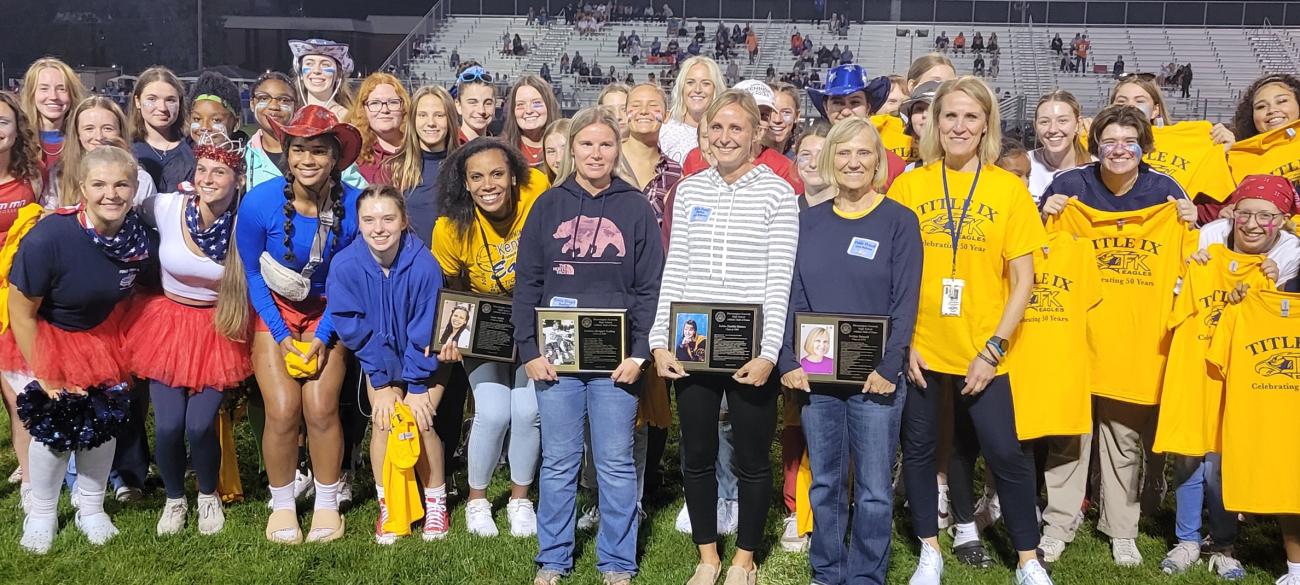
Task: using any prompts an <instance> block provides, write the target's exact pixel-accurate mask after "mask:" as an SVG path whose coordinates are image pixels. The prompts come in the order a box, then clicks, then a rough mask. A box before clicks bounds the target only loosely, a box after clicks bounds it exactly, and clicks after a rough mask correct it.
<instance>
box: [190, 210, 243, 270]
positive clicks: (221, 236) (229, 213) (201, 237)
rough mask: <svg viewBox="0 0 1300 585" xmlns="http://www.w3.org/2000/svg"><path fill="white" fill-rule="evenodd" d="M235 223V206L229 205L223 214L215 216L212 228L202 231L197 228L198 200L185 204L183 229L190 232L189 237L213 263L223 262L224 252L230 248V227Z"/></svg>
mask: <svg viewBox="0 0 1300 585" xmlns="http://www.w3.org/2000/svg"><path fill="white" fill-rule="evenodd" d="M234 223H235V206H234V205H231V206H230V209H227V210H226V212H225V213H223V214H221V215H219V216H217V220H216V221H214V222H212V226H211V227H209V228H208V229H206V230H205V229H203V228H201V227H200V226H199V200H198V198H191V199H190V200H189V201H188V202H186V203H185V227H187V228H189V230H190V237H191V238H193V239H194V243H195V244H196V245H197V246H198V247H199V249H200V250H203V253H204V254H205V255H207V257H208V258H211V259H212V261H213V262H225V260H226V250H227V249H228V248H229V246H230V227H231V226H232V225H234Z"/></svg>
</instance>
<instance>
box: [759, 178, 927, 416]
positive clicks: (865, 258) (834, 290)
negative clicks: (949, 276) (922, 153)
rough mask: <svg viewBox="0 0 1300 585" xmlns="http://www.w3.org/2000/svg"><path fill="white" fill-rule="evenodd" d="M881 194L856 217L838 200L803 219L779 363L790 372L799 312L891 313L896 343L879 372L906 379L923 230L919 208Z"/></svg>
mask: <svg viewBox="0 0 1300 585" xmlns="http://www.w3.org/2000/svg"><path fill="white" fill-rule="evenodd" d="M881 197H882V199H881V201H880V203H879V204H878V205H877V206H876V207H875V209H872V210H871V211H870V212H869V213H867V215H865V216H863V217H859V218H856V219H849V218H846V217H843V216H841V215H840V214H838V213H836V212H835V208H834V201H833V200H832V201H826V202H823V203H820V204H818V205H814V206H813V207H811V208H809V209H808V210H807V211H804V212H803V213H802V214H801V215H800V216H799V252H798V253H797V254H796V255H795V260H794V281H793V282H792V283H791V286H790V310H789V316H788V318H787V321H786V323H787V324H786V328H785V331H786V335H785V345H784V346H783V347H782V348H781V357H780V358H779V360H778V364H777V366H778V369H779V370H780V372H781V373H782V374H785V373H787V372H789V371H791V370H794V369H796V368H798V367H799V353H798V348H796V347H795V346H794V344H795V337H796V336H797V333H798V329H797V328H796V327H795V326H794V314H795V313H796V312H811V313H846V314H850V315H888V316H889V338H888V340H887V341H886V343H885V352H884V355H883V357H882V358H881V360H880V363H879V364H878V365H877V366H876V371H877V372H879V373H880V375H881V376H882V377H884V378H885V379H886V380H889V381H891V382H895V383H897V382H898V380H899V376H901V375H902V373H903V365H904V364H905V363H907V353H908V346H909V345H910V344H911V341H912V330H913V329H914V328H915V326H916V311H917V303H918V302H919V298H920V297H919V295H920V289H921V262H922V256H923V249H922V245H921V226H920V223H919V222H918V220H917V219H916V214H915V213H912V210H910V209H908V208H906V207H904V206H903V205H901V204H899V203H898V202H897V201H894V200H893V199H889V198H885V197H884V196H883V195H882V196H881ZM814 391H816V387H815V386H814Z"/></svg>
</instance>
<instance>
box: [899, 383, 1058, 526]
mask: <svg viewBox="0 0 1300 585" xmlns="http://www.w3.org/2000/svg"><path fill="white" fill-rule="evenodd" d="M945 383H949V384H952V388H953V389H952V397H953V421H954V423H953V424H954V429H953V447H954V448H953V457H952V459H951V461H950V462H949V464H948V484H949V485H950V486H952V485H970V482H971V475H972V472H973V469H974V462H975V458H976V456H978V455H979V454H981V453H982V454H983V455H984V460H985V462H987V463H988V465H989V469H991V470H992V471H993V477H994V478H995V479H996V480H997V493H998V499H999V500H1000V501H1001V504H1002V511H1003V517H1004V518H1005V519H1006V523H1007V531H1008V532H1009V533H1010V534H1011V544H1012V545H1013V546H1015V548H1016V550H1018V551H1028V550H1034V549H1036V548H1038V520H1037V518H1036V516H1035V514H1034V505H1035V489H1036V481H1035V479H1034V462H1033V458H1032V457H1031V456H1030V453H1029V451H1027V450H1026V449H1025V447H1023V446H1022V444H1021V442H1020V439H1019V438H1018V437H1017V436H1016V414H1015V410H1014V408H1013V407H1012V404H1011V382H1010V381H1009V380H1008V378H1007V376H1005V375H1002V376H997V377H995V378H993V381H992V382H989V385H988V387H987V388H985V389H984V391H983V392H981V393H979V394H977V395H975V396H973V397H971V396H962V395H961V388H962V386H963V385H964V384H965V380H964V378H962V377H961V376H956V375H951V374H939V373H935V372H928V371H927V372H925V385H926V387H925V388H917V387H909V388H908V394H907V404H906V406H904V407H903V438H902V443H903V479H904V481H905V482H906V484H907V494H908V499H909V500H910V502H911V505H910V506H909V508H910V510H911V513H912V528H913V530H914V531H915V532H916V536H917V537H918V538H932V537H935V536H938V535H939V515H938V514H939V513H938V505H939V490H938V486H937V484H936V480H935V473H936V471H937V469H938V466H937V463H936V461H935V447H936V444H937V443H938V436H939V431H938V413H939V397H940V396H942V395H943V393H942V392H941V391H940V388H941V387H942V385H943V384H945ZM959 492H960V490H959ZM949 495H950V496H953V502H952V503H953V508H954V509H957V508H959V507H960V508H963V509H966V510H970V509H973V508H974V504H973V502H970V501H969V498H970V497H971V496H972V495H973V494H971V493H970V491H969V490H966V491H965V494H964V499H965V501H959V500H961V499H963V494H961V493H954V492H951V491H950V492H949Z"/></svg>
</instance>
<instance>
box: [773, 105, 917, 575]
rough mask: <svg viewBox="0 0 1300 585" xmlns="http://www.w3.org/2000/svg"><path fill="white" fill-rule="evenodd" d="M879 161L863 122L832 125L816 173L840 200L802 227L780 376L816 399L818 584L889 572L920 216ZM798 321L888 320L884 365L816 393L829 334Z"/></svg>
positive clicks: (805, 412)
mask: <svg viewBox="0 0 1300 585" xmlns="http://www.w3.org/2000/svg"><path fill="white" fill-rule="evenodd" d="M883 153H884V144H883V143H882V142H881V140H880V135H879V134H878V133H877V132H876V129H875V127H873V126H872V124H871V122H870V121H869V120H867V119H866V118H856V117H855V118H849V119H846V120H843V121H841V122H839V123H837V124H835V126H834V127H833V128H832V129H831V131H830V134H829V135H828V136H827V137H826V142H825V144H824V145H823V146H822V149H821V155H820V160H819V161H818V162H817V169H818V174H820V175H821V176H822V181H823V182H825V183H826V184H827V185H829V190H830V191H832V192H833V194H832V203H831V204H830V205H818V206H815V207H812V208H810V209H808V210H805V211H804V212H803V214H802V215H800V217H799V243H800V246H799V252H798V254H796V256H795V263H794V279H793V282H792V283H791V285H790V312H789V317H788V318H787V321H786V336H785V347H784V349H783V351H782V353H781V359H780V361H779V362H778V366H779V367H780V370H781V371H783V372H784V375H783V376H782V377H781V383H782V385H784V386H786V387H787V388H791V389H793V390H802V391H804V392H807V393H809V394H808V396H807V397H806V398H802V399H801V400H800V401H801V402H803V403H804V405H803V408H802V415H801V419H802V423H803V426H805V427H807V428H809V429H816V430H817V432H815V433H809V435H808V460H809V463H810V465H811V467H812V477H813V481H812V489H811V490H810V494H809V499H810V500H811V502H812V510H813V532H812V538H811V543H810V545H809V552H808V557H809V562H810V563H811V565H812V579H813V581H816V582H818V583H884V582H885V571H886V569H887V568H888V566H889V545H890V538H891V535H892V529H891V525H892V508H893V491H892V488H891V485H890V484H891V477H892V470H893V467H894V453H895V451H896V450H897V448H898V432H899V425H900V424H901V421H902V416H903V405H904V404H905V403H906V402H907V385H906V383H905V381H904V378H903V369H904V366H905V365H906V363H907V355H908V345H909V344H910V343H911V339H912V328H913V326H914V325H915V323H916V306H917V295H918V293H919V290H918V287H919V286H920V280H921V259H922V254H923V252H922V249H921V237H920V226H919V225H918V224H917V219H916V214H915V213H913V212H912V211H911V210H910V209H908V208H906V207H904V206H902V205H900V204H899V203H898V202H897V201H894V200H892V199H887V198H885V196H884V194H883V193H881V192H880V189H881V188H882V187H883V186H884V184H885V181H886V180H887V179H888V176H889V167H888V164H887V162H886V158H885V157H884V154H883ZM828 250H847V252H845V253H843V254H829V253H827V251H828ZM799 312H818V313H840V314H847V315H881V316H887V318H888V323H889V325H888V328H887V329H888V330H887V334H886V337H885V339H883V340H882V341H883V342H884V346H883V347H881V348H879V349H880V350H881V351H882V355H881V357H880V361H879V362H877V363H876V364H874V366H873V368H872V370H871V373H870V374H869V375H867V376H866V377H865V380H862V379H854V380H853V382H855V384H853V385H848V384H835V383H824V382H809V380H808V375H809V374H812V373H814V370H811V369H809V367H808V366H809V365H810V364H809V359H808V358H803V359H802V360H800V359H799V356H800V355H801V354H802V353H808V354H825V353H826V351H827V348H821V349H816V348H809V349H804V347H806V346H809V345H815V344H817V343H821V344H823V345H826V346H829V345H830V337H831V336H830V332H829V331H828V328H829V327H831V326H830V325H826V326H821V325H818V326H816V327H814V328H812V331H811V333H810V334H808V335H804V336H802V337H803V339H802V340H800V339H799V337H801V336H800V335H799V329H798V328H797V327H796V323H795V314H796V313H799ZM801 346H804V347H801ZM855 349H861V348H855ZM800 350H804V351H800ZM836 357H837V358H838V359H840V360H845V359H849V358H847V356H844V355H837V356H836ZM822 361H823V362H827V361H830V359H829V358H823V359H822ZM816 365H820V364H816ZM824 373H826V374H834V371H833V370H832V371H826V372H824ZM859 380H861V382H859ZM846 460H848V461H852V467H853V469H854V470H855V473H854V476H853V498H854V508H853V509H854V511H855V513H854V515H853V521H852V527H851V528H852V532H853V536H852V540H850V541H849V542H850V543H851V544H846V543H845V539H844V536H845V535H844V533H845V531H846V530H847V529H849V528H850V526H849V525H848V523H847V522H845V521H843V520H841V519H847V518H848V517H849V506H848V504H849V499H848V495H847V494H846V493H845V491H846V490H847V489H848V486H847V485H846V481H847V480H846V477H845V474H846V473H847V471H848V465H846V464H845V463H844V462H845V461H846ZM930 483H931V485H933V482H930Z"/></svg>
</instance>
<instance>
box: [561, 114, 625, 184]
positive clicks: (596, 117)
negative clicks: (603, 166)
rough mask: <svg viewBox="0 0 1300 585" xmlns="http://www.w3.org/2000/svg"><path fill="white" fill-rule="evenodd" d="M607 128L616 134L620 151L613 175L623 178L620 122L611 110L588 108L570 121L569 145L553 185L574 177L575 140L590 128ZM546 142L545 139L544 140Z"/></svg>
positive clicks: (567, 138)
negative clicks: (620, 168)
mask: <svg viewBox="0 0 1300 585" xmlns="http://www.w3.org/2000/svg"><path fill="white" fill-rule="evenodd" d="M598 125H603V126H606V127H608V128H609V129H610V131H612V132H613V133H614V145H615V148H617V149H618V156H617V157H616V158H615V160H614V161H613V162H614V164H613V165H612V167H613V169H614V171H613V175H614V176H616V177H619V178H622V173H620V172H619V170H618V167H619V165H618V159H619V158H622V157H623V144H622V142H621V141H620V140H619V133H618V120H617V119H615V118H614V115H613V114H611V113H610V111H609V108H607V107H603V106H588V107H586V108H583V109H581V110H578V113H577V114H574V116H573V119H572V120H570V121H569V131H568V132H566V133H565V139H566V140H568V143H567V144H566V145H565V147H564V158H562V159H560V173H559V174H558V175H556V177H555V181H554V182H552V184H553V185H559V184H560V183H563V182H565V181H567V180H569V177H572V176H573V173H574V172H575V171H576V169H575V168H574V164H573V140H574V137H575V136H577V135H578V133H579V132H582V131H583V130H585V129H586V128H587V127H588V126H598ZM542 140H543V141H545V140H546V139H545V137H543V138H542Z"/></svg>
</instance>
